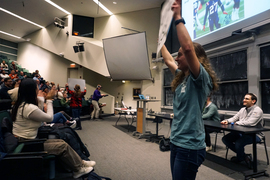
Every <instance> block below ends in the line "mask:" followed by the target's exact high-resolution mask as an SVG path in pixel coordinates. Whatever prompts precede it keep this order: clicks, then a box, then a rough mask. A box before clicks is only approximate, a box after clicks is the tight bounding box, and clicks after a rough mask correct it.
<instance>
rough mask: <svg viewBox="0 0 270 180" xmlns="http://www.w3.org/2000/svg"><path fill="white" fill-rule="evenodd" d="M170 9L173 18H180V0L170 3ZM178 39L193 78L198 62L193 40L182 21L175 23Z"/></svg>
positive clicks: (197, 71) (198, 71)
mask: <svg viewBox="0 0 270 180" xmlns="http://www.w3.org/2000/svg"><path fill="white" fill-rule="evenodd" d="M172 10H173V12H174V15H173V17H174V20H175V21H177V20H179V19H181V18H182V17H181V14H180V12H181V0H176V1H175V2H174V3H173V5H172ZM176 31H177V37H178V41H179V43H180V45H181V47H182V51H183V54H184V56H185V58H186V60H187V63H188V66H189V70H190V71H191V72H192V74H193V75H194V77H195V78H197V77H198V76H199V73H200V63H199V60H198V58H197V56H196V53H195V50H194V46H193V42H192V41H191V38H190V36H189V34H188V31H187V29H186V26H185V25H184V23H178V24H177V25H176Z"/></svg>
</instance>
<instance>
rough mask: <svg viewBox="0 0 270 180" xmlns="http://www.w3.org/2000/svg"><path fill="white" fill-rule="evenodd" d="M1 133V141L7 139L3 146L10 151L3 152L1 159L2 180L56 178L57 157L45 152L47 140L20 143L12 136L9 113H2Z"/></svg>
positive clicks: (0, 121)
mask: <svg viewBox="0 0 270 180" xmlns="http://www.w3.org/2000/svg"><path fill="white" fill-rule="evenodd" d="M0 133H1V134H0V137H1V139H2V138H3V137H5V138H4V139H2V140H3V141H2V145H4V146H5V147H6V148H5V150H6V151H8V153H6V152H1V154H2V155H5V156H4V157H3V156H1V158H0V159H1V160H0V169H1V179H5V180H13V179H30V180H31V179H33V180H34V179H37V177H38V179H54V178H55V156H54V155H49V154H48V153H47V152H46V151H44V147H43V143H44V142H45V141H46V139H35V140H26V141H20V142H18V141H17V139H16V138H15V137H14V136H13V134H12V121H11V118H10V114H9V112H8V111H0ZM0 143H1V142H0ZM7 147H8V148H7ZM12 147H14V148H12ZM13 149H14V150H13Z"/></svg>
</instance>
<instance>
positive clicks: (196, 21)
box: [193, 0, 203, 39]
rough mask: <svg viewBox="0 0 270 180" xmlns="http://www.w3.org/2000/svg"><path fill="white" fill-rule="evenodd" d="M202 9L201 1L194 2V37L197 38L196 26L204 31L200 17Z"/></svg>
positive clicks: (195, 0)
mask: <svg viewBox="0 0 270 180" xmlns="http://www.w3.org/2000/svg"><path fill="white" fill-rule="evenodd" d="M201 8H202V5H201V1H200V0H194V2H193V37H194V39H195V38H196V26H197V29H199V30H202V29H203V26H202V25H201V23H200V21H199V17H198V11H199V10H200V9H201Z"/></svg>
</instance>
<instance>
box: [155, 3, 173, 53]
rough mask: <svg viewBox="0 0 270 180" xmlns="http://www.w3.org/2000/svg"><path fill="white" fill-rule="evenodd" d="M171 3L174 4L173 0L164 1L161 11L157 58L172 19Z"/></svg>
mask: <svg viewBox="0 0 270 180" xmlns="http://www.w3.org/2000/svg"><path fill="white" fill-rule="evenodd" d="M173 3H174V0H166V1H165V3H164V4H163V7H162V10H161V14H160V26H159V34H158V46H157V56H158V53H159V51H160V49H161V48H162V46H163V44H164V43H165V41H166V38H167V34H168V32H169V28H170V25H171V21H172V17H173V11H172V10H171V7H172V4H173Z"/></svg>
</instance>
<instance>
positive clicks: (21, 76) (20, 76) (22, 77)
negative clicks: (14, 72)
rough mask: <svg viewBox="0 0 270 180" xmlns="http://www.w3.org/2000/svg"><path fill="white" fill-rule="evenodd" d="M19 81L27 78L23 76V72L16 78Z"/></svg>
mask: <svg viewBox="0 0 270 180" xmlns="http://www.w3.org/2000/svg"><path fill="white" fill-rule="evenodd" d="M18 77H19V79H20V80H22V79H24V78H26V77H27V75H24V73H23V71H21V72H20V75H19V76H18Z"/></svg>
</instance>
